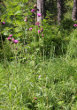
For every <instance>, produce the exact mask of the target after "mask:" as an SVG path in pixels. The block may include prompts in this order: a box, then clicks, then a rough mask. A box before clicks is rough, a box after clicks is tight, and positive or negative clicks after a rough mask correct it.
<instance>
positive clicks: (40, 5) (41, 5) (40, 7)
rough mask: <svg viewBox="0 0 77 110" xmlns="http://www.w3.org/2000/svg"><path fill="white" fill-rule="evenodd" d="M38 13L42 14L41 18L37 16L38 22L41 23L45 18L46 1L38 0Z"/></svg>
mask: <svg viewBox="0 0 77 110" xmlns="http://www.w3.org/2000/svg"><path fill="white" fill-rule="evenodd" d="M37 13H40V14H41V16H40V17H38V15H37V21H38V22H41V20H42V19H43V18H44V0H37Z"/></svg>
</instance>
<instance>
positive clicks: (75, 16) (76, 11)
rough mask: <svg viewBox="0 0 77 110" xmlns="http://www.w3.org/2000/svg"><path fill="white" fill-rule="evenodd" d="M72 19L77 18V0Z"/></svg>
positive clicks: (76, 0) (75, 0)
mask: <svg viewBox="0 0 77 110" xmlns="http://www.w3.org/2000/svg"><path fill="white" fill-rule="evenodd" d="M72 20H73V21H75V20H77V0H74V5H73V11H72Z"/></svg>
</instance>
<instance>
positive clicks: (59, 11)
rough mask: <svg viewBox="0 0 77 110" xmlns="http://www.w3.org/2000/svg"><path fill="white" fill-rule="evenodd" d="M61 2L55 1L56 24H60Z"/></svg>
mask: <svg viewBox="0 0 77 110" xmlns="http://www.w3.org/2000/svg"><path fill="white" fill-rule="evenodd" d="M61 8H62V7H61V0H57V20H58V24H59V25H60V23H61V17H62V11H61Z"/></svg>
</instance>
